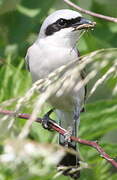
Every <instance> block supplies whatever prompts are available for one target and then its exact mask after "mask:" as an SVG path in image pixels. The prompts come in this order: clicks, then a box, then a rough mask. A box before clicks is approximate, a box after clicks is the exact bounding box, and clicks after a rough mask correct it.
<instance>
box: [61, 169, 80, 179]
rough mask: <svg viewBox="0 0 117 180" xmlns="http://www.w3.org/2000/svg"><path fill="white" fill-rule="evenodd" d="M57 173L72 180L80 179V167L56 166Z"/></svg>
mask: <svg viewBox="0 0 117 180" xmlns="http://www.w3.org/2000/svg"><path fill="white" fill-rule="evenodd" d="M58 171H59V172H61V174H63V175H65V176H70V177H71V178H73V179H78V178H79V177H80V167H79V166H58Z"/></svg>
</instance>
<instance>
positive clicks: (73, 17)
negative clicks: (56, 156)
mask: <svg viewBox="0 0 117 180" xmlns="http://www.w3.org/2000/svg"><path fill="white" fill-rule="evenodd" d="M93 25H94V24H93V22H91V21H89V20H87V19H85V18H83V17H82V16H81V14H80V13H78V12H76V11H73V10H68V9H63V10H58V11H56V12H54V13H52V14H51V15H49V16H48V17H47V18H46V19H45V21H44V22H43V24H42V26H41V29H40V33H39V35H38V38H37V40H36V41H35V42H34V44H33V45H32V46H31V47H29V49H28V51H27V55H26V64H27V67H28V69H29V71H30V72H31V75H32V79H33V82H35V81H37V80H39V79H41V78H46V77H47V76H48V75H49V74H50V73H51V72H52V71H54V70H56V69H57V68H59V67H60V66H62V65H65V64H67V63H69V62H71V61H74V60H76V59H78V57H79V51H78V50H77V47H76V43H77V40H78V38H79V36H80V34H81V32H82V31H83V29H87V27H90V26H93ZM82 78H83V73H82V72H81V75H80V77H79V81H81V80H82ZM85 95H86V91H85V87H82V88H80V89H79V90H77V91H76V89H72V90H71V91H70V92H69V93H65V92H64V93H63V94H62V95H61V97H59V98H57V97H56V96H55V97H52V101H50V103H51V104H52V106H53V107H54V108H55V109H56V113H57V116H58V118H59V124H60V126H62V127H63V128H65V129H66V130H68V129H69V128H71V129H72V135H74V136H77V129H78V125H79V121H80V118H79V115H80V112H81V111H82V109H83V106H84V99H85ZM59 143H60V144H61V145H62V146H66V144H67V146H68V148H72V149H75V150H76V143H75V142H69V141H68V142H67V143H66V137H63V136H62V135H60V136H59ZM60 165H61V166H73V167H77V166H78V165H79V159H78V158H77V157H76V156H74V155H70V154H67V155H66V156H65V158H64V159H63V160H62V161H61V162H60ZM66 173H67V172H66ZM70 176H71V177H73V178H74V179H77V178H78V176H79V172H77V173H76V174H75V173H74V174H70Z"/></svg>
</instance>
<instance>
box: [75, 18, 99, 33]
mask: <svg viewBox="0 0 117 180" xmlns="http://www.w3.org/2000/svg"><path fill="white" fill-rule="evenodd" d="M95 25H96V22H92V21H90V20H88V19H85V18H83V17H81V19H80V21H79V22H76V23H75V24H73V25H72V27H73V28H74V31H76V30H81V29H92V28H94V27H95Z"/></svg>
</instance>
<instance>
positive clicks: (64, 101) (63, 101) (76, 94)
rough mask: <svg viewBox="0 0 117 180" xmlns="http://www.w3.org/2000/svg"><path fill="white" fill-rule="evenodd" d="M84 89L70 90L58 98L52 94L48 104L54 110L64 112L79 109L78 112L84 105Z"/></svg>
mask: <svg viewBox="0 0 117 180" xmlns="http://www.w3.org/2000/svg"><path fill="white" fill-rule="evenodd" d="M84 96H85V89H84V87H81V88H80V89H79V90H77V91H76V90H75V88H74V89H72V90H71V91H69V92H66V91H65V92H63V93H62V94H61V95H60V96H58V95H57V94H54V95H53V96H52V97H51V98H49V100H48V101H49V103H50V104H51V105H52V106H53V107H55V108H56V109H60V110H64V111H73V110H74V107H76V106H78V107H80V110H81V109H82V107H83V104H84Z"/></svg>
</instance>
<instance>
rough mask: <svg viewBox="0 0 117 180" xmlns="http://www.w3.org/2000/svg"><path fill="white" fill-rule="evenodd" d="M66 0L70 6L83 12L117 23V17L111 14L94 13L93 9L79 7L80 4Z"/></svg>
mask: <svg viewBox="0 0 117 180" xmlns="http://www.w3.org/2000/svg"><path fill="white" fill-rule="evenodd" d="M64 2H65V3H67V4H68V5H69V6H71V7H73V8H75V9H77V10H78V11H80V12H82V13H84V14H88V15H91V16H94V17H97V18H100V19H104V20H107V21H111V22H114V23H117V18H114V17H110V16H105V15H102V14H99V13H94V12H92V11H88V10H86V9H83V8H81V7H79V6H78V5H76V4H74V3H73V2H71V1H69V0H64Z"/></svg>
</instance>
